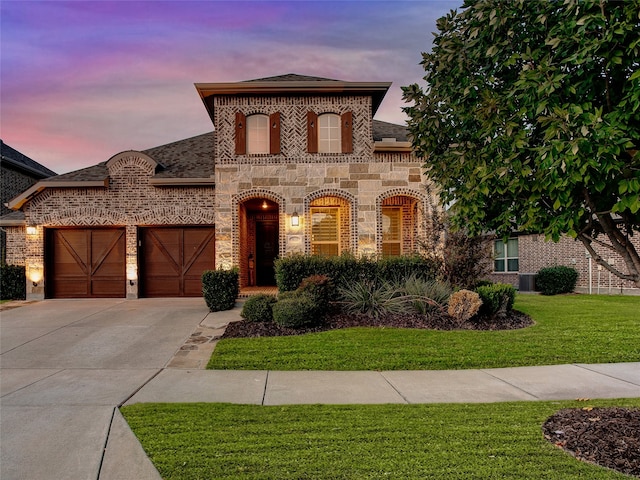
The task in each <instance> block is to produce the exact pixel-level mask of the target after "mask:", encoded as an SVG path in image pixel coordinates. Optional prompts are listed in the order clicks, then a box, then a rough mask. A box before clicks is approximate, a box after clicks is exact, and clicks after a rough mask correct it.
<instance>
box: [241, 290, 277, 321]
mask: <svg viewBox="0 0 640 480" xmlns="http://www.w3.org/2000/svg"><path fill="white" fill-rule="evenodd" d="M276 300H277V299H276V296H275V295H267V294H266V293H260V294H258V295H252V296H250V297H249V298H247V300H246V301H245V302H244V305H243V306H242V311H241V312H240V316H241V317H242V318H244V319H245V320H247V321H249V322H271V321H273V311H272V307H273V304H274V303H276Z"/></svg>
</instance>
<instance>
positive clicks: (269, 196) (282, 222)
mask: <svg viewBox="0 0 640 480" xmlns="http://www.w3.org/2000/svg"><path fill="white" fill-rule="evenodd" d="M253 198H264V199H266V200H270V201H272V202H275V203H277V204H278V252H279V255H280V256H281V257H282V256H284V254H285V249H286V232H285V230H286V215H285V212H286V200H285V198H284V197H283V196H282V195H279V194H277V193H274V192H272V191H270V190H265V189H262V188H254V189H251V190H245V191H244V192H242V193H237V194H234V195H232V196H231V212H232V215H231V219H232V225H231V244H232V258H233V264H234V265H241V263H240V262H241V258H240V205H241V204H242V203H244V202H246V201H247V200H251V199H253Z"/></svg>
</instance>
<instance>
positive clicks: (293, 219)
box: [291, 212, 300, 227]
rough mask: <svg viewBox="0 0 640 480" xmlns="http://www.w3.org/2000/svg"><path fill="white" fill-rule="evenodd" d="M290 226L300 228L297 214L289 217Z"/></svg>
mask: <svg viewBox="0 0 640 480" xmlns="http://www.w3.org/2000/svg"><path fill="white" fill-rule="evenodd" d="M291 226H292V227H298V226H300V217H299V216H298V212H293V214H292V215H291Z"/></svg>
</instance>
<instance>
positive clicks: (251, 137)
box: [235, 112, 280, 155]
mask: <svg viewBox="0 0 640 480" xmlns="http://www.w3.org/2000/svg"><path fill="white" fill-rule="evenodd" d="M235 140H236V155H246V154H249V155H258V154H271V155H277V154H279V153H280V113H279V112H276V113H272V114H271V115H264V114H254V115H249V116H248V117H247V116H245V114H244V113H242V112H236V124H235Z"/></svg>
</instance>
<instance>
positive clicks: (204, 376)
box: [126, 362, 640, 405]
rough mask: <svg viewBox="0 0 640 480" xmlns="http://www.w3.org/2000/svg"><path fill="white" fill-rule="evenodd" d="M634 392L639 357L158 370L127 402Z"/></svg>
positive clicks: (505, 398) (469, 399) (637, 391)
mask: <svg viewBox="0 0 640 480" xmlns="http://www.w3.org/2000/svg"><path fill="white" fill-rule="evenodd" d="M623 397H640V362H639V363H616V364H596V365H586V364H575V365H552V366H544V367H519V368H495V369H482V370H451V371H449V370H447V371H428V370H419V371H386V372H370V371H358V372H341V371H330V372H325V371H251V370H246V371H243V370H184V369H164V370H163V371H162V372H160V373H159V374H158V375H157V376H156V377H154V378H153V379H152V380H151V381H149V382H148V383H147V384H146V385H144V386H143V387H142V388H141V389H140V390H139V391H138V392H137V393H136V394H135V395H133V396H132V397H131V398H130V399H129V400H128V401H127V402H126V405H131V404H134V403H149V402H180V403H188V402H228V403H241V404H253V405H288V404H376V403H377V404H379V403H398V404H409V403H482V402H488V403H490V402H511V401H536V400H572V399H576V398H623Z"/></svg>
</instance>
